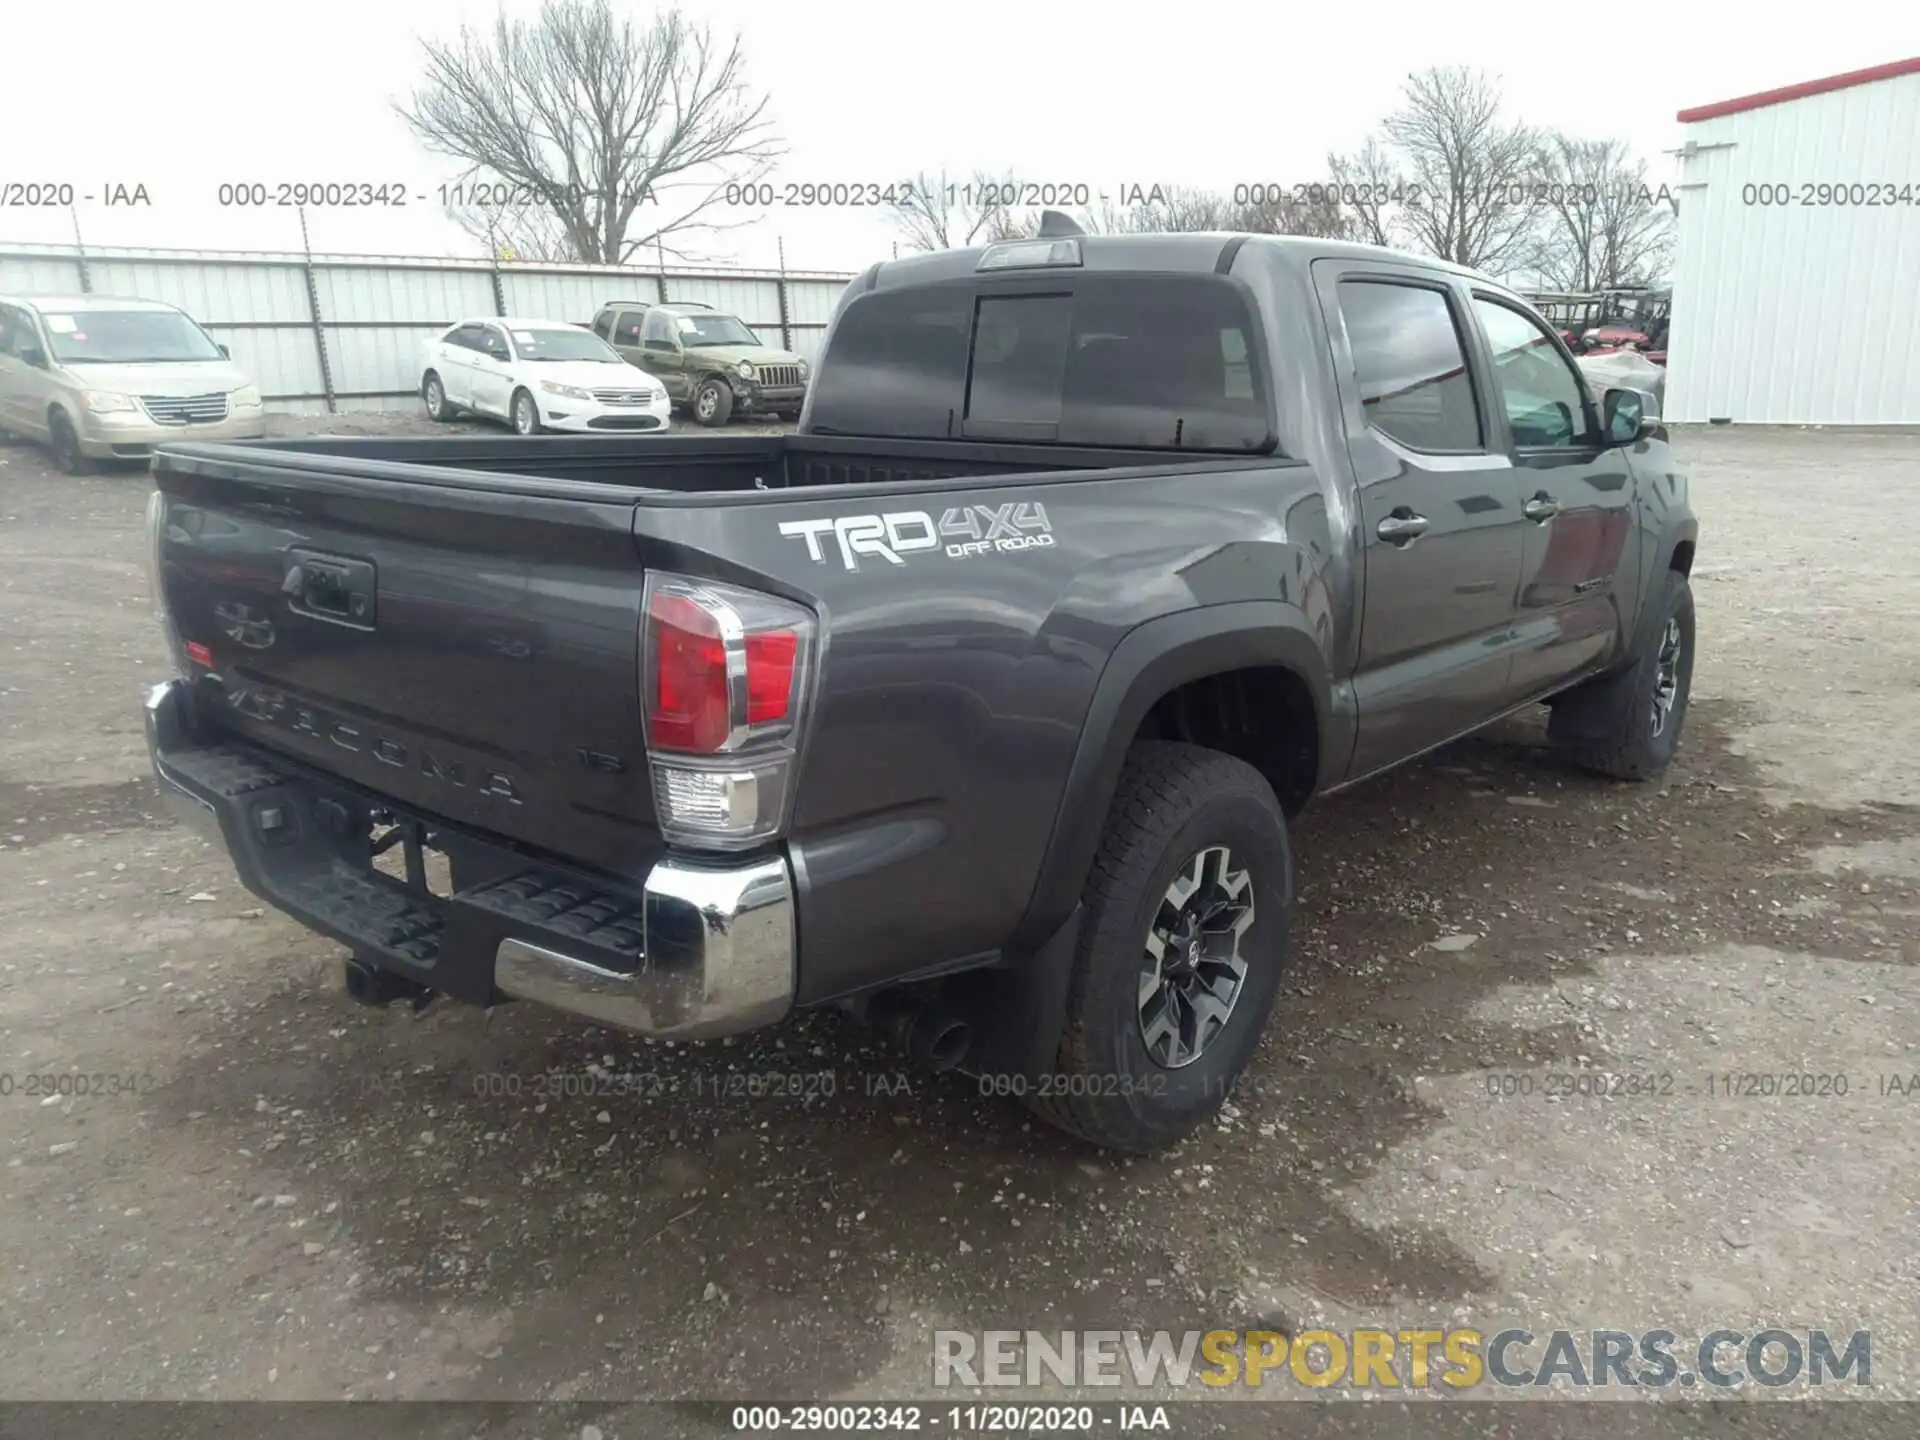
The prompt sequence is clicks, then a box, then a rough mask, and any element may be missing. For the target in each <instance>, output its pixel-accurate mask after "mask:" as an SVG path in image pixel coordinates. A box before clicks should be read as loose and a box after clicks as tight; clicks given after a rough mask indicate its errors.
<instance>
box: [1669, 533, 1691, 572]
mask: <svg viewBox="0 0 1920 1440" xmlns="http://www.w3.org/2000/svg"><path fill="white" fill-rule="evenodd" d="M1667 568H1668V569H1669V570H1678V571H1679V572H1680V573H1681V574H1682V575H1685V576H1687V577H1689V578H1691V577H1692V575H1693V541H1691V540H1682V541H1681V542H1680V543H1679V544H1678V545H1676V546H1674V547H1673V559H1671V560H1669V561H1668V562H1667Z"/></svg>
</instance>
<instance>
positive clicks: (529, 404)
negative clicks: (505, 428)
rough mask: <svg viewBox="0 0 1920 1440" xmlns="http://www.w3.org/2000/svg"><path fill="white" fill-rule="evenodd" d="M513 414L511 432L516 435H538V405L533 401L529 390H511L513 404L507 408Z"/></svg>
mask: <svg viewBox="0 0 1920 1440" xmlns="http://www.w3.org/2000/svg"><path fill="white" fill-rule="evenodd" d="M509 413H510V414H511V415H512V416H513V433H514V434H516V435H538V434H539V433H540V407H539V406H538V405H535V404H534V403H533V395H532V393H531V392H530V391H526V390H516V391H514V392H513V404H512V406H511V407H510V409H509Z"/></svg>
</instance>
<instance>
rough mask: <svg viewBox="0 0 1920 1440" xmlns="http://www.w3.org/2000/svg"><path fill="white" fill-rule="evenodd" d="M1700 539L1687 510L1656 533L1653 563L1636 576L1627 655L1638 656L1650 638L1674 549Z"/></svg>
mask: <svg viewBox="0 0 1920 1440" xmlns="http://www.w3.org/2000/svg"><path fill="white" fill-rule="evenodd" d="M1699 539H1700V521H1699V518H1698V517H1697V516H1695V515H1694V514H1693V513H1692V512H1691V511H1688V512H1687V513H1686V514H1685V515H1683V516H1682V517H1681V518H1679V519H1677V520H1675V521H1674V522H1673V523H1672V524H1670V525H1669V526H1667V528H1666V529H1665V530H1663V531H1661V532H1660V538H1659V540H1658V541H1657V542H1656V543H1655V545H1654V547H1653V563H1652V564H1651V565H1649V566H1648V567H1647V569H1646V572H1645V573H1644V574H1643V575H1642V576H1641V577H1640V613H1639V614H1638V615H1636V616H1635V617H1634V627H1633V644H1632V646H1630V647H1629V648H1628V650H1627V654H1628V655H1629V656H1632V655H1638V654H1639V653H1640V649H1641V646H1642V645H1644V644H1646V643H1647V642H1648V641H1649V640H1650V638H1651V627H1652V625H1653V623H1654V619H1653V617H1654V611H1655V610H1656V609H1657V608H1658V602H1659V599H1660V591H1661V587H1662V586H1664V585H1665V584H1666V583H1667V571H1669V570H1671V569H1672V568H1673V556H1674V552H1675V551H1676V550H1678V549H1679V548H1680V547H1681V546H1682V545H1684V544H1688V543H1693V542H1697V541H1698V540H1699Z"/></svg>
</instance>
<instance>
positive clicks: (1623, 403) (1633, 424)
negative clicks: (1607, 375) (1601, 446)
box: [1601, 387, 1660, 445]
mask: <svg viewBox="0 0 1920 1440" xmlns="http://www.w3.org/2000/svg"><path fill="white" fill-rule="evenodd" d="M1601 403H1602V405H1603V407H1604V414H1605V415H1606V421H1607V443H1608V444H1610V445H1634V444H1638V443H1639V442H1640V441H1642V440H1645V439H1648V438H1650V437H1651V436H1653V435H1654V434H1655V433H1656V432H1658V430H1659V429H1660V402H1659V401H1658V400H1656V399H1654V398H1653V396H1651V395H1649V394H1648V393H1647V392H1646V391H1645V390H1631V389H1627V388H1625V387H1620V388H1617V389H1613V390H1609V391H1607V393H1606V395H1605V397H1604V398H1603V400H1602V401H1601Z"/></svg>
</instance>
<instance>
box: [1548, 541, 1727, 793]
mask: <svg viewBox="0 0 1920 1440" xmlns="http://www.w3.org/2000/svg"><path fill="white" fill-rule="evenodd" d="M1650 618H1651V619H1652V621H1653V624H1652V626H1651V628H1650V629H1649V630H1648V631H1647V632H1646V639H1645V640H1643V641H1642V642H1641V646H1640V650H1639V653H1638V654H1636V655H1635V656H1634V658H1633V662H1632V663H1631V664H1630V665H1628V666H1627V668H1626V669H1624V670H1622V671H1620V673H1618V674H1617V675H1608V676H1603V677H1602V678H1600V679H1599V680H1590V681H1588V682H1587V683H1586V684H1584V685H1581V686H1579V687H1577V688H1575V689H1573V690H1569V691H1568V692H1567V693H1566V694H1565V695H1562V696H1560V697H1559V698H1558V699H1557V700H1555V701H1554V702H1553V713H1552V716H1551V718H1550V719H1549V720H1548V723H1547V737H1548V738H1549V739H1550V740H1552V741H1553V743H1554V745H1555V747H1556V748H1557V749H1558V750H1559V751H1560V753H1561V754H1562V755H1564V756H1565V757H1566V758H1567V759H1568V760H1570V761H1572V762H1573V763H1574V764H1575V765H1578V766H1580V767H1581V768H1582V769H1584V770H1592V771H1595V772H1596V773H1598V774H1601V775H1611V776H1613V777H1615V778H1616V779H1620V780H1645V779H1648V778H1650V777H1652V776H1654V775H1658V774H1659V773H1660V772H1661V771H1663V770H1665V769H1666V768H1667V766H1668V765H1670V764H1671V763H1672V762H1673V756H1674V752H1675V751H1676V750H1677V749H1678V748H1679V745H1680V727H1681V726H1682V725H1684V724H1685V723H1686V719H1687V697H1688V695H1689V693H1690V692H1691V690H1692V688H1693V591H1692V589H1691V588H1690V587H1689V586H1688V584H1687V577H1686V576H1684V575H1682V574H1681V573H1680V572H1679V571H1677V570H1669V571H1668V572H1667V575H1666V580H1665V583H1664V584H1663V586H1662V588H1661V591H1660V598H1659V601H1658V613H1657V614H1656V615H1654V616H1652V617H1650Z"/></svg>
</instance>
